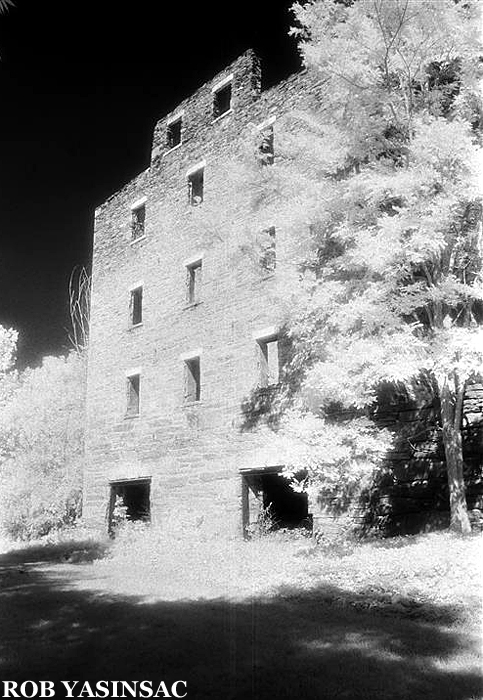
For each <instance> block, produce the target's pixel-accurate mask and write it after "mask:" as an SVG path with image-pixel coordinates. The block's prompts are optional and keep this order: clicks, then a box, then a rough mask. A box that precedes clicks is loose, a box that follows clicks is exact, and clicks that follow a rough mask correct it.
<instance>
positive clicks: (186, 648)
mask: <svg viewBox="0 0 483 700" xmlns="http://www.w3.org/2000/svg"><path fill="white" fill-rule="evenodd" d="M100 551H101V549H100V545H99V543H97V542H96V541H95V540H94V539H89V538H86V535H85V533H78V535H76V537H75V538H74V539H69V538H65V537H61V538H60V539H59V538H57V539H54V538H52V539H51V540H50V541H49V542H43V543H36V545H35V546H31V547H28V546H23V547H21V548H20V549H18V548H17V549H11V550H10V551H9V552H6V553H5V554H4V555H3V556H0V575H1V578H2V579H3V585H2V586H1V587H0V602H2V601H3V602H4V603H6V604H4V605H3V606H0V628H1V629H2V639H1V640H0V675H2V676H3V677H6V678H8V677H10V678H17V679H19V680H24V679H25V678H34V679H40V678H52V679H56V678H81V679H99V678H108V679H120V678H124V679H135V678H143V679H146V678H150V679H158V680H159V679H161V678H165V679H166V680H168V681H169V680H171V682H172V681H174V680H176V679H178V678H183V679H186V680H187V681H188V690H189V695H188V697H192V698H195V699H196V700H205V698H206V700H208V698H210V700H213V699H214V700H217V699H218V698H220V700H221V698H223V700H242V698H243V700H252V699H253V700H255V699H256V700H268V699H269V698H277V700H284V699H286V700H289V698H293V697H294V696H295V697H297V698H300V700H334V699H339V698H346V699H347V700H406V699H409V698H410V699H411V700H423V698H424V699H425V700H426V699H427V698H438V700H478V698H480V697H481V693H480V689H481V677H480V674H479V668H480V659H479V653H478V652H479V644H480V643H479V640H478V631H479V630H478V625H477V624H476V621H475V619H474V618H475V615H476V612H477V610H478V609H479V605H480V582H479V579H478V575H479V573H478V564H479V561H481V559H482V557H481V537H478V536H475V537H469V538H464V539H462V538H458V537H454V536H451V535H449V534H448V533H440V534H431V535H424V536H419V537H406V538H397V539H392V540H387V541H379V542H378V541H373V542H365V543H362V544H358V545H354V546H351V547H343V548H339V549H337V550H332V551H330V550H325V551H323V550H320V549H313V548H312V546H311V543H310V540H297V539H293V538H292V539H286V538H285V539H283V538H280V537H267V538H263V539H259V540H255V541H252V542H242V541H230V540H223V539H221V538H217V539H213V538H210V537H209V536H208V535H205V536H198V537H196V538H195V537H194V536H189V535H187V534H186V533H185V532H172V533H169V536H166V532H160V531H158V530H156V529H154V528H153V529H150V530H146V531H144V529H143V528H139V527H134V528H128V529H126V531H125V532H124V533H122V534H121V536H120V537H118V539H117V540H116V541H115V543H114V544H113V545H112V546H111V548H110V551H109V553H108V555H107V556H106V557H104V558H101V559H97V560H95V561H94V562H92V558H93V556H96V555H98V554H99V552H100Z"/></svg>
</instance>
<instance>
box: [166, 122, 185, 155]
mask: <svg viewBox="0 0 483 700" xmlns="http://www.w3.org/2000/svg"><path fill="white" fill-rule="evenodd" d="M181 123H182V120H181V118H180V119H177V120H176V121H174V122H171V123H170V124H168V129H167V145H168V148H174V147H175V146H179V144H180V143H181Z"/></svg>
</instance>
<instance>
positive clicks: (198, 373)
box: [84, 51, 483, 534]
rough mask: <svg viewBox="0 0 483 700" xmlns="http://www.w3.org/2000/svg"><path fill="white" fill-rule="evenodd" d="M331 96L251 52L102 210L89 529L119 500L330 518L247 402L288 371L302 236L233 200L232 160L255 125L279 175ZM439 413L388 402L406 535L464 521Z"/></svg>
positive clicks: (237, 522) (141, 512)
mask: <svg viewBox="0 0 483 700" xmlns="http://www.w3.org/2000/svg"><path fill="white" fill-rule="evenodd" d="M318 90H320V85H319V83H318V82H317V79H316V77H315V76H314V75H312V74H310V73H309V72H307V71H302V72H300V73H298V74H295V75H293V76H291V77H290V78H289V79H288V80H286V81H283V82H281V83H279V84H278V85H276V86H274V87H272V88H270V89H268V90H263V91H262V90H261V81H260V66H259V62H258V60H257V58H256V56H255V55H254V54H253V52H251V51H249V52H247V53H245V54H243V55H242V56H241V57H240V58H238V59H237V60H236V61H234V63H232V64H231V65H230V66H228V67H227V68H226V69H225V70H223V71H222V72H221V73H219V74H218V75H216V76H215V77H214V78H213V79H212V80H210V81H209V82H208V83H206V84H205V85H203V86H202V87H201V88H199V90H197V91H196V92H195V93H194V94H193V95H192V96H191V97H189V98H188V99H186V100H185V101H184V102H182V103H181V104H180V105H178V106H177V107H176V108H175V109H174V110H173V111H172V112H171V113H170V114H168V115H166V116H165V117H163V118H162V119H161V120H160V121H159V122H158V123H157V124H156V127H155V130H154V137H153V143H152V152H151V162H150V165H149V167H148V168H147V169H146V170H144V171H143V172H141V173H140V174H139V175H138V176H137V177H135V178H134V180H132V181H131V182H129V183H128V184H127V185H126V186H125V187H123V188H122V189H121V190H120V191H119V192H116V193H115V194H114V195H112V196H111V197H110V198H109V199H108V200H107V201H106V202H105V203H104V204H103V205H101V206H100V207H99V208H98V210H97V211H96V217H95V235H94V252H93V273H92V300H91V331H90V346H89V370H88V388H87V432H86V467H85V483H84V517H85V519H86V521H87V522H89V523H92V524H97V525H105V524H106V523H108V522H109V521H110V520H111V519H112V513H113V508H114V504H115V503H116V500H118V497H120V498H121V499H122V500H123V502H124V505H125V506H126V508H127V512H128V515H129V517H131V518H133V519H136V518H140V519H145V520H150V521H152V522H153V523H159V524H161V525H162V523H163V520H164V519H165V518H170V519H172V518H175V517H177V515H179V516H180V517H182V518H184V517H185V516H186V518H188V519H189V518H191V519H192V521H193V522H198V523H201V522H204V523H206V524H211V526H214V527H215V529H216V527H218V528H219V529H220V530H223V531H225V532H230V533H233V534H235V533H239V534H241V533H242V532H244V531H246V529H247V527H248V526H250V524H252V523H254V522H255V521H256V520H257V516H258V514H259V512H260V510H261V509H262V508H263V507H266V506H267V505H268V504H271V506H272V512H273V515H274V516H275V517H276V519H277V520H278V522H279V524H280V525H282V526H283V525H287V526H291V525H296V524H303V525H305V524H308V525H310V521H311V518H312V517H313V516H314V515H317V517H320V513H318V512H317V513H316V512H315V509H316V506H315V504H311V503H308V501H307V497H306V496H305V495H303V494H297V493H295V492H294V491H293V490H291V488H290V486H289V484H288V482H287V480H286V479H284V478H283V477H281V476H279V473H280V468H281V466H282V464H283V460H282V458H281V457H280V455H278V454H276V453H275V454H274V453H273V451H272V449H271V448H270V447H269V446H268V442H267V431H266V432H265V433H264V432H263V430H261V429H259V427H256V428H255V429H246V425H245V426H244V422H243V421H244V416H243V412H242V410H241V408H242V405H243V402H244V401H246V399H247V397H249V396H250V395H251V394H253V391H254V389H256V388H257V387H258V389H262V390H264V389H266V390H267V392H269V391H270V388H271V387H273V386H276V385H277V382H278V381H279V372H280V371H281V367H282V365H283V362H282V356H283V352H282V345H283V343H281V340H282V336H281V335H280V331H281V323H282V318H283V313H282V307H281V301H280V300H281V298H283V294H282V295H280V288H282V289H283V287H284V284H285V282H286V281H288V280H289V278H290V275H291V274H293V270H292V268H291V267H290V264H289V263H288V260H289V259H290V255H288V254H287V250H288V248H289V246H290V240H289V239H290V236H289V234H288V232H287V231H285V230H284V227H283V225H280V222H277V225H274V222H273V221H270V220H265V221H264V222H263V225H262V226H260V222H259V220H258V219H257V221H256V222H255V218H254V217H253V203H252V202H250V198H249V197H248V196H247V198H246V201H244V200H243V198H242V199H241V200H240V198H238V199H237V198H236V197H235V198H234V196H233V194H234V193H233V189H234V188H235V187H236V179H235V180H234V179H233V178H231V177H230V176H229V173H228V171H227V169H226V163H227V161H228V160H233V159H235V160H236V159H237V157H238V155H242V154H243V155H244V157H245V158H246V156H247V152H246V148H247V146H246V144H247V138H248V137H250V134H251V135H252V136H253V134H255V135H256V136H257V138H256V139H255V143H256V144H257V146H256V152H255V151H254V152H253V159H254V161H255V159H258V161H257V163H256V164H255V165H256V167H259V168H269V167H270V165H271V164H272V163H273V162H274V160H275V161H276V159H277V137H278V136H277V135H278V134H280V133H281V130H282V127H285V128H287V121H288V120H289V119H290V115H291V114H293V113H294V112H295V111H296V110H303V109H306V108H310V106H311V103H312V101H317V93H318ZM248 140H249V139H248ZM260 229H262V230H260ZM259 234H260V236H261V239H260V240H261V241H262V246H261V254H260V255H259V257H258V258H257V259H256V260H255V263H254V261H253V260H250V259H249V256H248V257H247V256H243V255H241V256H238V257H237V256H236V255H234V252H235V251H236V247H237V245H238V242H239V241H243V239H244V236H245V237H246V236H247V235H248V237H249V238H250V237H254V238H255V237H256V236H258V235H259ZM235 243H236V244H237V245H235ZM277 289H278V293H275V292H276V290H277ZM261 395H262V396H263V391H262V394H261ZM482 404H483V394H482V392H481V391H480V390H478V391H477V392H476V393H475V390H473V393H472V394H470V396H469V397H468V401H467V409H468V410H467V426H470V423H471V425H473V426H475V425H476V424H477V423H478V425H479V426H480V427H477V430H476V432H475V430H473V428H472V430H473V432H472V440H470V441H467V443H468V447H467V455H466V456H467V458H468V463H469V464H470V466H471V468H472V469H473V470H474V471H475V473H476V472H478V470H479V469H480V468H481V444H480V443H481V438H482V435H483V432H482V430H481V421H480V419H481V409H482ZM431 411H432V407H431V406H424V407H423V409H422V410H421V407H414V406H408V405H397V403H394V401H392V400H390V401H389V404H388V405H387V406H386V407H383V409H380V410H379V418H380V419H381V421H382V424H383V425H393V426H396V424H397V425H399V426H400V427H401V433H400V434H401V435H402V439H401V441H400V443H399V447H398V452H397V453H396V454H395V455H393V461H394V464H393V467H394V468H393V474H392V476H391V478H390V479H389V483H390V485H389V487H388V488H390V489H393V490H394V484H395V483H397V485H398V486H397V488H398V491H397V493H396V497H394V498H393V496H394V493H393V494H392V496H391V498H392V503H393V506H394V504H395V508H396V511H395V512H396V515H398V513H399V515H400V516H401V517H399V520H398V519H397V518H396V520H395V522H396V525H397V527H400V526H401V525H403V523H404V521H405V520H407V519H408V517H409V519H410V520H411V519H412V521H413V522H414V523H415V526H414V527H416V528H419V527H421V526H425V523H426V522H427V520H428V519H427V516H426V515H421V514H422V513H423V512H424V513H433V514H434V513H436V516H437V518H436V520H437V519H438V518H439V517H440V515H441V513H443V516H444V517H443V520H444V518H445V517H446V518H447V510H448V505H447V491H446V494H445V492H444V489H445V488H446V486H445V485H446V476H445V467H444V455H443V454H442V448H441V445H439V446H438V445H437V444H436V443H435V441H434V440H433V437H432V436H434V435H435V434H436V433H437V429H436V428H435V427H434V425H433V426H432V427H430V430H429V429H428V428H427V426H428V424H429V423H430V422H431V420H430V416H431ZM468 416H469V419H468ZM245 418H246V416H245ZM468 420H470V423H468ZM478 421H480V422H478ZM433 422H434V421H433ZM245 423H246V421H245ZM249 427H250V426H249ZM470 427H471V426H470ZM431 431H432V432H431ZM430 433H431V434H430ZM408 435H409V436H413V435H414V436H415V437H411V439H410V440H409V439H407V437H408ZM421 436H422V437H421ZM428 436H429V437H428ZM478 445H480V446H478ZM468 450H469V451H468ZM478 454H479V455H480V456H479V457H478ZM479 465H480V466H479ZM431 479H433V481H431ZM433 482H434V484H436V486H435V487H433V485H431V484H432V483H433ZM384 488H385V487H384V485H381V487H380V489H379V494H378V499H379V503H382V504H383V506H384V502H385V499H386V500H387V493H385V492H384ZM441 494H443V495H441ZM470 496H471V499H472V503H473V505H474V504H475V503H476V502H477V499H478V498H480V500H481V479H480V487H478V489H477V490H476V491H475V490H474V489H473V492H472V494H470Z"/></svg>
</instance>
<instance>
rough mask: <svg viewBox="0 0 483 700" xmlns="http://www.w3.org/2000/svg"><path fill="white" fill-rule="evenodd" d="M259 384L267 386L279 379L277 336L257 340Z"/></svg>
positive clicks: (276, 382) (277, 381)
mask: <svg viewBox="0 0 483 700" xmlns="http://www.w3.org/2000/svg"><path fill="white" fill-rule="evenodd" d="M258 347H259V365H260V378H259V381H260V386H262V387H267V386H273V385H274V384H278V383H279V381H280V358H279V347H278V338H266V339H263V340H259V341H258Z"/></svg>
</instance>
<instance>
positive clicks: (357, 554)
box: [94, 527, 483, 617]
mask: <svg viewBox="0 0 483 700" xmlns="http://www.w3.org/2000/svg"><path fill="white" fill-rule="evenodd" d="M482 542H483V540H482V537H481V536H478V535H475V536H472V537H469V538H461V537H458V536H455V535H451V534H450V533H447V532H446V533H433V534H425V535H419V536H411V537H399V538H392V539H388V540H373V541H370V542H362V543H358V544H354V545H352V546H349V547H344V548H339V549H336V550H334V551H330V550H329V551H327V550H321V549H319V548H316V547H315V548H314V547H313V546H312V545H311V541H310V540H307V539H305V538H300V539H296V538H286V537H285V538H283V537H278V536H268V537H264V538H260V539H256V540H252V541H250V542H244V541H241V540H231V541H230V540H223V539H220V538H219V539H216V540H213V539H209V538H196V539H195V538H190V537H189V536H180V535H173V536H171V537H166V535H165V533H163V532H161V531H158V530H156V529H154V528H153V529H145V528H143V527H139V528H137V527H128V528H127V529H126V530H125V531H124V532H123V533H122V534H121V535H120V536H119V537H118V539H117V540H116V542H115V544H114V546H113V548H112V550H111V551H110V554H109V555H108V557H107V559H104V560H101V561H98V562H96V563H95V565H94V567H95V569H96V571H97V572H98V573H99V574H103V575H104V576H106V577H107V578H106V581H108V582H109V583H108V585H109V587H111V588H114V589H115V590H116V591H117V592H119V593H124V594H132V593H136V594H138V595H146V596H155V597H158V598H161V599H164V600H176V599H193V600H198V599H216V598H227V599H231V600H243V599H246V598H251V597H260V596H264V597H270V596H275V595H280V594H281V593H282V594H284V595H286V596H288V595H297V594H300V593H306V592H309V591H313V590H315V589H320V588H321V587H324V589H325V590H326V596H325V597H326V600H327V601H331V602H332V603H334V602H339V603H340V604H341V605H344V604H348V603H349V602H350V601H351V600H352V604H353V605H354V606H356V607H365V608H374V609H382V610H386V609H387V608H391V610H392V611H393V612H397V613H400V614H406V615H413V616H415V615H424V614H425V612H427V611H428V610H429V609H431V610H432V611H433V613H434V608H435V606H440V607H441V609H444V611H445V614H446V613H447V612H448V611H449V609H451V610H452V612H453V614H454V616H455V617H458V616H463V617H464V616H465V611H466V612H470V613H471V615H473V616H474V614H475V611H476V610H478V609H479V608H480V600H481V580H482V568H481V564H480V562H481V561H483V556H482V554H483V551H482V550H483V546H482ZM331 590H333V593H331Z"/></svg>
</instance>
